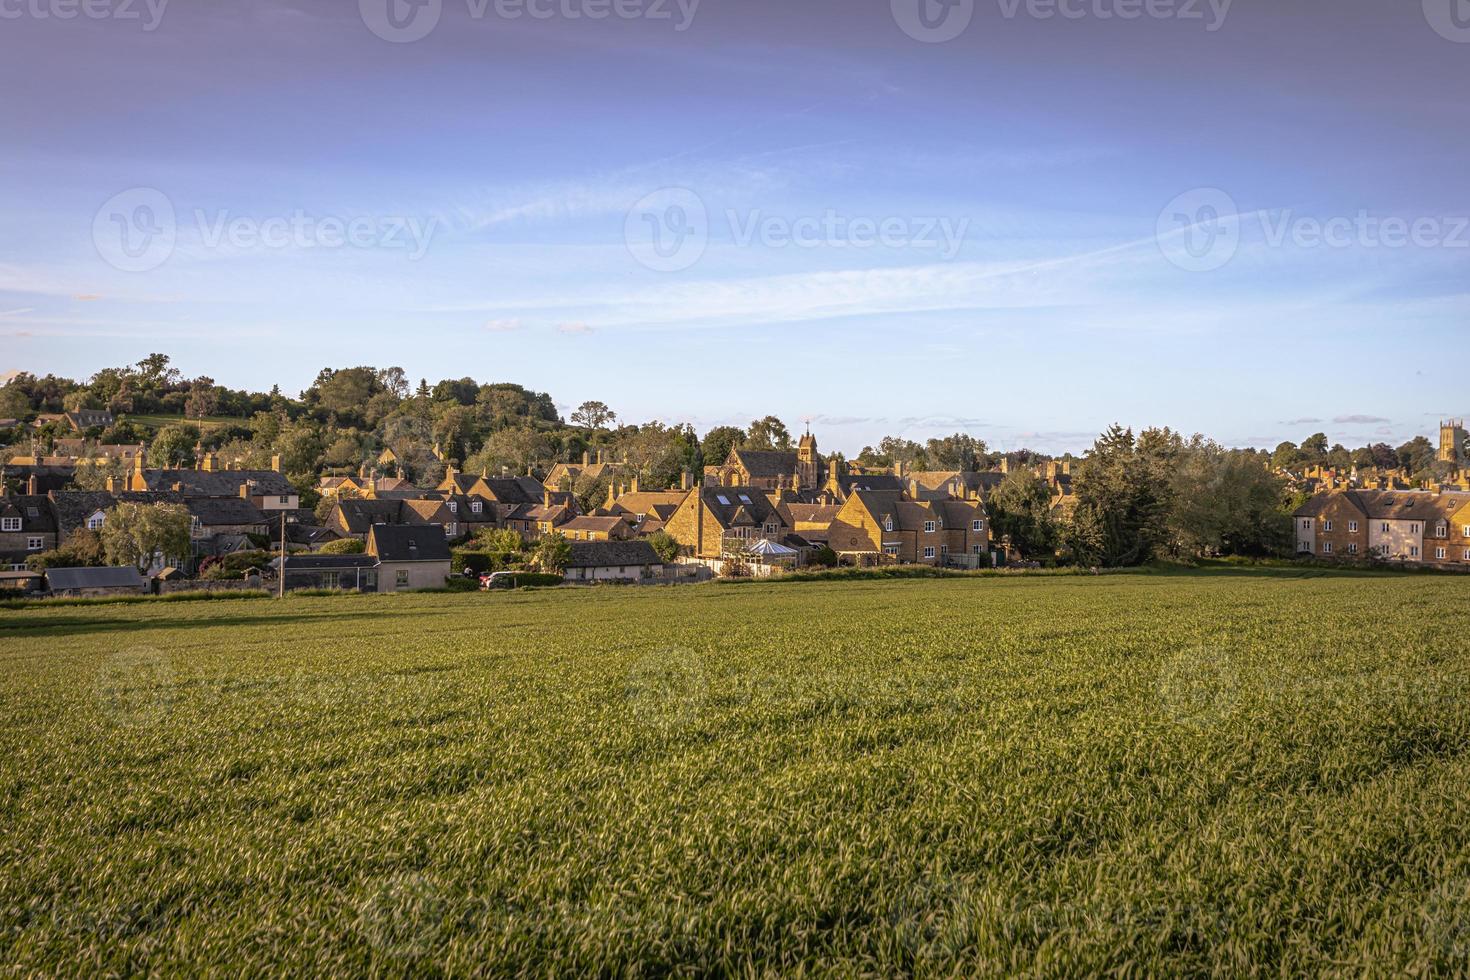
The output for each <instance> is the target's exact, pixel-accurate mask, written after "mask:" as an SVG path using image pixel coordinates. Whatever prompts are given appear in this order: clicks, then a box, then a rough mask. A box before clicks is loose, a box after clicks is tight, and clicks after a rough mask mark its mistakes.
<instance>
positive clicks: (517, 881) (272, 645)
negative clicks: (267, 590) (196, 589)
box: [0, 571, 1470, 977]
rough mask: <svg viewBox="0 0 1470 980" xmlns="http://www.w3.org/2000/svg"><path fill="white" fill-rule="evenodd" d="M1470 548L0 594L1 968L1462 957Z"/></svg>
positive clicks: (1099, 965) (999, 965) (1181, 969)
mask: <svg viewBox="0 0 1470 980" xmlns="http://www.w3.org/2000/svg"><path fill="white" fill-rule="evenodd" d="M1467 599H1470V582H1467V581H1465V580H1461V579H1457V578H1450V577H1422V578H1421V577H1410V576H1402V575H1397V576H1396V575H1389V576H1383V577H1372V576H1352V577H1331V576H1315V577H1314V576H1307V575H1302V574H1299V573H1294V572H1287V571H1261V572H1235V573H1231V572H1220V573H1211V574H1194V575H1191V574H1182V573H1181V574H1164V573H1160V574H1148V575H1144V574H1140V575H1118V576H1101V577H1090V576H1085V577H1075V578H1048V577H1036V578H1015V579H964V580H936V581H892V582H882V581H877V582H857V583H825V582H824V583H813V584H799V585H792V584H786V585H779V584H771V585H740V586H722V585H713V586H699V587H690V588H683V589H643V590H616V589H605V590H594V591H570V590H552V591H546V592H514V593H501V594H489V595H453V596H451V595H416V596H381V597H376V596H369V597H350V598H303V597H297V598H288V599H286V600H284V601H281V602H276V601H274V600H263V599H257V600H226V601H210V602H186V603H165V604H134V605H90V606H89V605H72V606H54V607H45V608H31V609H22V610H12V611H0V707H3V722H0V828H3V830H0V964H4V965H5V969H6V970H7V971H12V972H14V973H15V974H16V975H35V974H47V975H52V974H55V975H66V976H84V975H119V974H124V973H149V974H156V975H181V974H191V975H197V974H201V973H209V974H213V975H231V976H235V975H242V974H268V975H306V974H311V975H319V974H343V975H360V974H365V973H375V974H377V975H407V974H412V975H454V976H463V975H469V974H476V975H506V974H512V975H514V974H536V975H558V974H567V973H570V974H574V975H586V974H593V975H645V976H646V975H669V974H691V975H692V974H698V975H710V974H720V975H742V976H754V975H762V974H780V975H791V974H802V973H804V974H807V975H833V976H844V977H845V976H854V975H874V976H892V975H906V974H913V975H920V976H936V975H939V976H951V975H954V976H976V975H997V974H1021V975H1028V976H1048V977H1064V976H1075V975H1078V974H1087V973H1110V974H1114V975H1127V976H1147V975H1181V974H1182V975H1206V974H1216V975H1219V974H1224V975H1239V974H1253V973H1255V974H1263V975H1265V974H1269V975H1272V976H1280V975H1302V974H1310V975H1323V974H1328V975H1344V976H1362V975H1365V974H1366V975H1388V974H1399V973H1404V972H1409V973H1414V974H1417V975H1444V976H1452V975H1464V974H1466V973H1467V972H1470V763H1467V757H1466V748H1467V746H1470V702H1467V695H1470V602H1467Z"/></svg>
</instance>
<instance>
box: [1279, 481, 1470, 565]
mask: <svg viewBox="0 0 1470 980" xmlns="http://www.w3.org/2000/svg"><path fill="white" fill-rule="evenodd" d="M1293 519H1294V523H1295V534H1296V550H1297V553H1298V554H1302V555H1312V556H1314V557H1317V558H1332V559H1341V560H1349V561H1351V560H1365V561H1366V560H1377V561H1398V562H1408V563H1420V562H1423V563H1430V564H1448V565H1466V564H1470V494H1464V493H1433V492H1430V491H1426V490H1341V491H1334V492H1330V493H1323V494H1318V495H1317V496H1315V497H1313V498H1311V499H1310V500H1308V501H1307V502H1306V503H1305V504H1303V505H1302V506H1301V507H1300V508H1298V509H1297V511H1296V513H1295V514H1294V515H1293Z"/></svg>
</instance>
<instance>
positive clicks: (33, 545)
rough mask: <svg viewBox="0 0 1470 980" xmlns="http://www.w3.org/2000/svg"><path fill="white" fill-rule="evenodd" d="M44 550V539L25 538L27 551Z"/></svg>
mask: <svg viewBox="0 0 1470 980" xmlns="http://www.w3.org/2000/svg"><path fill="white" fill-rule="evenodd" d="M45 549H46V539H45V538H26V550H27V551H44V550H45Z"/></svg>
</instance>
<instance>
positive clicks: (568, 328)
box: [556, 322, 593, 334]
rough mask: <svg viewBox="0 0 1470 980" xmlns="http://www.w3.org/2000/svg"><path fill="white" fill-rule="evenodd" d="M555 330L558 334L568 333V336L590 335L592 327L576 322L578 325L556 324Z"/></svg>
mask: <svg viewBox="0 0 1470 980" xmlns="http://www.w3.org/2000/svg"><path fill="white" fill-rule="evenodd" d="M556 329H557V330H558V331H559V332H561V333H569V334H588V333H592V332H593V330H592V327H591V326H590V325H589V324H586V323H580V322H578V323H561V324H558V325H557V328H556Z"/></svg>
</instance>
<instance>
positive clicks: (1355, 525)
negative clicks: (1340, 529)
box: [1348, 521, 1358, 534]
mask: <svg viewBox="0 0 1470 980" xmlns="http://www.w3.org/2000/svg"><path fill="white" fill-rule="evenodd" d="M1348 530H1349V531H1351V532H1352V533H1354V534H1356V533H1358V522H1357V521H1348Z"/></svg>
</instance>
